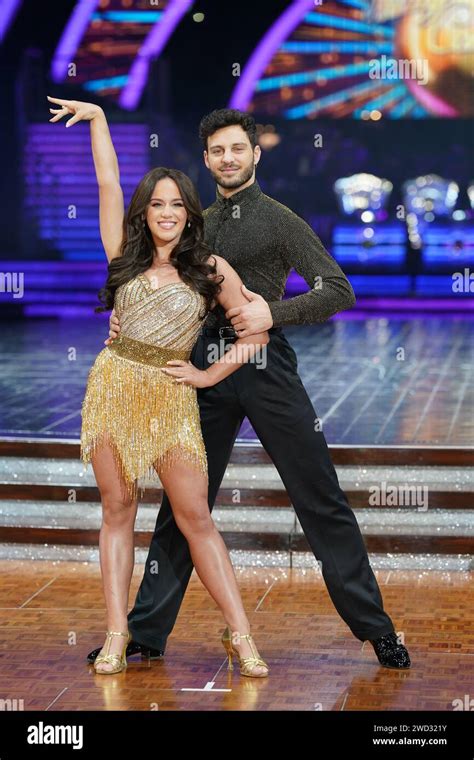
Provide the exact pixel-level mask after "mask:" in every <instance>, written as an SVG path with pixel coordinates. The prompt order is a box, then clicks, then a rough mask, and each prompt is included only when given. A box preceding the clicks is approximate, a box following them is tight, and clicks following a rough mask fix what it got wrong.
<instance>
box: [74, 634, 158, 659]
mask: <svg viewBox="0 0 474 760" xmlns="http://www.w3.org/2000/svg"><path fill="white" fill-rule="evenodd" d="M101 649H102V647H98V648H97V649H93V650H92V652H89V654H88V655H87V662H95V659H96V657H97V655H98V654H99V652H100V650H101ZM134 654H141V656H142V659H144V660H159V659H161V657H163V656H164V654H165V650H164V649H153V648H152V647H148V646H146V644H139V643H138V641H134V640H133V639H132V640H131V641H130V643H129V645H128V646H127V651H126V657H131V656H132V655H134Z"/></svg>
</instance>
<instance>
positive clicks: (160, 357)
mask: <svg viewBox="0 0 474 760" xmlns="http://www.w3.org/2000/svg"><path fill="white" fill-rule="evenodd" d="M171 359H183V360H185V361H187V360H188V359H189V354H188V352H184V351H176V350H173V349H166V348H161V347H158V346H152V345H150V344H147V343H143V342H142V341H137V340H134V339H132V338H126V337H121V338H118V339H117V340H115V341H114V343H112V344H111V345H110V346H108V347H107V348H105V349H103V350H102V351H101V352H100V354H99V355H98V356H97V358H96V360H95V362H94V365H93V366H92V368H91V370H90V371H89V377H88V382H87V389H86V394H85V397H84V401H83V404H82V411H81V414H82V428H81V460H82V462H83V463H84V465H85V466H86V465H87V464H88V463H89V462H90V461H91V459H92V457H93V455H94V453H95V452H96V451H97V450H98V449H99V448H100V447H101V446H103V445H109V446H110V447H111V450H112V452H113V456H114V460H115V462H116V464H117V468H118V471H119V473H120V475H121V480H122V484H121V485H122V488H123V491H124V495H125V496H126V497H130V498H132V499H134V498H136V496H137V489H138V479H139V478H146V479H148V480H151V481H152V482H153V481H158V473H159V472H160V470H161V468H162V467H164V466H166V467H168V466H169V465H172V464H173V463H174V462H176V461H178V460H183V459H184V460H185V461H187V462H189V464H191V465H192V466H194V467H197V469H198V470H199V471H200V472H202V473H203V474H204V475H206V477H207V473H208V470H207V456H206V449H205V446H204V441H203V438H202V431H201V421H200V417H199V406H198V402H197V394H196V388H194V387H193V386H190V385H185V384H183V383H176V381H175V379H174V378H173V377H171V376H170V375H166V374H165V373H164V372H161V370H160V369H159V368H160V367H164V366H165V365H166V362H167V361H170V360H171ZM155 468H156V469H155ZM157 471H158V472H157ZM143 488H144V486H142V489H143Z"/></svg>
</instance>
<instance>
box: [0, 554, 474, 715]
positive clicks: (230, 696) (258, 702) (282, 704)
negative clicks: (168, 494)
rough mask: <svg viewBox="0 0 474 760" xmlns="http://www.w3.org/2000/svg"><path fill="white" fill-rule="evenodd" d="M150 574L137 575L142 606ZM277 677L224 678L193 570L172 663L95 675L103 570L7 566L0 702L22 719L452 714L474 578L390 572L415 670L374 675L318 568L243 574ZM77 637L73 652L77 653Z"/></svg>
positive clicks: (211, 614)
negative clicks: (89, 658) (53, 714)
mask: <svg viewBox="0 0 474 760" xmlns="http://www.w3.org/2000/svg"><path fill="white" fill-rule="evenodd" d="M142 572H143V566H137V567H136V568H135V573H134V578H133V585H132V591H131V596H130V599H131V600H132V601H133V599H134V597H135V593H136V590H137V588H138V585H139V582H140V579H141V574H142ZM236 573H237V577H238V580H239V584H240V588H241V591H242V596H243V599H244V604H245V606H246V609H247V611H248V613H249V616H250V619H251V623H252V630H253V633H254V634H255V638H256V641H257V643H258V645H259V648H260V650H261V653H262V655H263V656H264V657H265V659H266V660H267V661H268V663H269V665H270V667H271V676H270V678H268V679H260V680H259V679H246V678H242V677H240V676H239V674H238V671H234V673H233V674H231V673H229V672H228V671H227V669H226V661H225V656H224V651H223V649H222V646H221V644H220V641H219V638H220V634H221V632H222V630H223V623H222V619H221V615H220V613H219V611H218V609H217V608H216V605H215V603H214V602H213V601H212V600H211V599H210V597H209V596H208V594H207V592H206V591H205V590H204V588H203V587H202V585H201V582H200V581H199V579H198V578H197V576H196V575H195V574H194V575H193V577H192V579H191V582H190V585H189V588H188V591H187V594H186V597H185V601H184V603H183V606H182V609H181V613H180V616H179V618H178V622H177V625H176V627H175V630H174V632H173V635H172V636H171V637H170V640H169V643H168V647H167V650H166V658H165V659H164V660H162V661H155V662H151V663H150V662H147V661H142V660H140V659H139V658H130V659H129V667H128V669H127V671H126V672H125V673H121V674H118V675H115V676H99V675H96V674H95V673H94V671H93V668H92V667H91V666H88V665H87V664H86V663H85V655H86V654H87V652H88V651H89V650H90V649H92V648H93V647H95V646H98V645H99V644H101V643H102V640H103V635H104V629H105V619H104V611H103V600H102V592H101V581H100V571H99V566H98V565H96V564H79V563H77V564H74V563H69V562H65V563H58V562H55V563H53V562H50V563H48V562H30V563H28V562H14V561H4V562H0V578H1V581H0V684H1V686H0V700H15V699H16V700H22V701H23V702H22V704H23V708H24V709H25V710H50V711H62V710H74V711H82V710H147V711H148V710H162V711H163V710H205V711H208V710H209V711H212V710H263V711H266V710H303V711H311V710H318V711H319V710H324V711H327V710H446V711H450V710H452V709H453V700H455V699H461V700H462V699H464V696H465V695H466V694H471V695H472V690H473V687H474V625H473V617H474V589H473V585H472V578H471V575H470V574H469V573H453V572H450V573H442V572H437V573H436V572H431V573H427V572H417V571H411V572H407V571H400V572H398V571H380V572H378V573H377V578H378V581H379V584H380V586H381V588H382V592H383V597H384V603H385V607H386V609H387V610H388V611H389V612H390V615H391V616H392V618H393V619H394V622H395V624H396V628H397V631H398V632H399V633H401V634H402V635H404V637H405V642H406V644H407V645H408V647H409V649H410V653H411V656H412V661H413V667H412V669H411V670H410V671H408V672H402V671H400V672H399V671H390V670H386V669H383V668H380V667H379V666H378V663H377V660H376V659H375V656H374V653H373V650H372V647H371V645H370V644H367V643H365V644H362V643H361V642H359V641H358V640H357V639H355V638H354V637H353V636H352V635H351V634H350V632H349V631H348V629H347V628H346V626H345V624H344V623H343V622H342V621H341V620H340V619H339V617H338V616H337V614H336V613H335V611H334V609H333V607H332V604H331V602H330V600H329V597H328V595H327V592H326V589H325V586H324V583H323V581H322V578H321V576H320V575H319V573H318V571H317V570H307V569H306V570H297V569H294V570H291V571H289V570H284V569H269V568H258V569H237V570H236ZM71 639H74V640H75V642H76V643H75V644H74V643H72V644H71V643H68V642H69V641H71Z"/></svg>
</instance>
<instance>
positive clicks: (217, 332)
mask: <svg viewBox="0 0 474 760" xmlns="http://www.w3.org/2000/svg"><path fill="white" fill-rule="evenodd" d="M268 332H269V333H280V332H281V327H270V329H269V330H268ZM201 335H203V336H206V338H221V340H226V339H230V340H232V339H237V338H238V337H239V336H238V335H237V333H236V332H235V330H234V328H233V327H229V326H227V325H226V326H224V327H203V328H202V330H201Z"/></svg>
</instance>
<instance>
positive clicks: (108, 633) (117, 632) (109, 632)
mask: <svg viewBox="0 0 474 760" xmlns="http://www.w3.org/2000/svg"><path fill="white" fill-rule="evenodd" d="M128 635H129V634H128V632H127V633H122V631H107V636H125V638H128Z"/></svg>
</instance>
